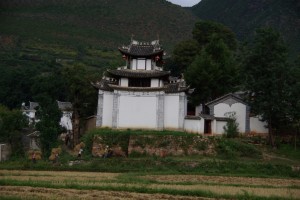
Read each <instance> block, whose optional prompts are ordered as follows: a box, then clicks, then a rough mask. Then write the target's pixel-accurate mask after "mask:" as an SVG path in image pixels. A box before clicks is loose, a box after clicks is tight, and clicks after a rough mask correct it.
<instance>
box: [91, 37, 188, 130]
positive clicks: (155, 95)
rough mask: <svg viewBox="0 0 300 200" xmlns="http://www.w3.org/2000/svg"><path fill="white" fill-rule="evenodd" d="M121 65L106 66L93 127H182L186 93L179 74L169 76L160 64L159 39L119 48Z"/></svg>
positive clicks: (161, 60)
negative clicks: (114, 66)
mask: <svg viewBox="0 0 300 200" xmlns="http://www.w3.org/2000/svg"><path fill="white" fill-rule="evenodd" d="M119 51H120V52H121V56H122V57H123V59H124V60H125V62H126V64H125V66H122V67H119V68H118V69H109V70H107V71H106V72H105V74H104V76H103V77H102V80H100V81H99V82H97V83H93V86H94V87H95V88H97V89H98V91H99V93H98V108H97V120H96V126H97V127H111V128H120V129H125V128H135V129H156V130H163V129H174V130H183V129H184V120H185V116H186V114H187V94H188V93H189V92H191V89H189V87H188V86H186V83H185V81H184V79H183V77H180V78H177V77H171V76H170V71H164V70H163V67H162V63H163V56H164V50H163V49H162V47H161V45H160V43H159V40H155V41H152V42H149V43H148V42H138V41H136V40H131V42H130V44H129V45H128V46H122V47H120V48H119Z"/></svg>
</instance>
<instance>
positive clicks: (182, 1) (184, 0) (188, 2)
mask: <svg viewBox="0 0 300 200" xmlns="http://www.w3.org/2000/svg"><path fill="white" fill-rule="evenodd" d="M167 1H169V2H172V3H174V4H177V5H180V6H183V7H191V6H193V5H195V4H197V3H199V2H200V1H201V0H167Z"/></svg>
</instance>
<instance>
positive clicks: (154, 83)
mask: <svg viewBox="0 0 300 200" xmlns="http://www.w3.org/2000/svg"><path fill="white" fill-rule="evenodd" d="M151 87H159V79H157V78H152V79H151Z"/></svg>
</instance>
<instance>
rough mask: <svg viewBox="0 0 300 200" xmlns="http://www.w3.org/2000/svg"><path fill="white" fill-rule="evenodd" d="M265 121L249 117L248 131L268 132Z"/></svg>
mask: <svg viewBox="0 0 300 200" xmlns="http://www.w3.org/2000/svg"><path fill="white" fill-rule="evenodd" d="M266 126H267V123H266V122H262V121H260V120H259V117H250V131H251V132H255V133H268V132H269V130H268V128H266Z"/></svg>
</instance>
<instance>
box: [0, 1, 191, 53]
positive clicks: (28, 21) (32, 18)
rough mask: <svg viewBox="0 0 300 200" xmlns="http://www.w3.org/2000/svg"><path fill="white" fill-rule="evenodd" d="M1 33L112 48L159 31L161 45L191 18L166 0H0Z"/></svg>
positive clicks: (180, 35) (181, 33)
mask: <svg viewBox="0 0 300 200" xmlns="http://www.w3.org/2000/svg"><path fill="white" fill-rule="evenodd" d="M0 8H1V10H0V13H1V14H0V18H1V21H0V33H1V35H14V36H18V37H20V38H22V39H30V40H32V39H34V40H38V41H42V42H43V43H50V44H63V45H69V46H78V45H83V46H96V47H101V48H102V49H104V48H106V49H107V48H109V49H115V48H116V47H117V46H119V45H120V44H122V43H128V41H129V40H130V37H131V36H132V34H134V38H136V39H138V40H146V41H147V40H153V39H156V38H157V37H158V35H159V37H160V39H161V40H162V41H163V44H164V45H165V46H166V47H171V46H173V45H174V44H175V43H176V42H178V41H180V40H182V39H185V38H187V37H188V36H190V34H191V30H192V28H193V25H194V22H195V20H196V17H195V16H193V15H192V14H191V13H190V12H188V11H186V10H184V9H182V8H181V7H179V6H175V5H173V4H171V3H169V2H167V1H165V0H151V1H147V0H122V1H120V0H109V1H108V0H60V1H56V0H41V1H32V0H10V1H7V2H1V3H0Z"/></svg>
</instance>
